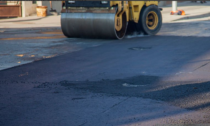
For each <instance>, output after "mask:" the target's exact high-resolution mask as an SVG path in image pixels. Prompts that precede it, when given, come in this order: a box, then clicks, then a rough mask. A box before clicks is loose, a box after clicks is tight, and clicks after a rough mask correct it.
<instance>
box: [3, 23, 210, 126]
mask: <svg viewBox="0 0 210 126" xmlns="http://www.w3.org/2000/svg"><path fill="white" fill-rule="evenodd" d="M168 25H169V24H166V25H165V28H163V29H162V32H160V34H159V35H157V36H146V37H138V38H130V39H123V40H106V41H107V42H104V43H103V44H101V45H99V46H97V47H87V48H84V49H82V50H79V51H75V52H70V53H66V54H63V55H61V56H57V57H53V58H49V59H44V60H40V61H35V62H32V63H29V64H26V65H21V66H17V67H13V68H9V69H6V70H2V71H0V89H1V92H0V98H1V103H2V104H0V115H1V116H3V115H4V113H3V112H4V111H2V112H1V110H3V109H5V106H6V105H10V106H13V105H14V106H15V104H16V103H18V102H20V101H16V100H14V101H13V100H9V99H10V98H11V97H13V96H15V95H20V94H21V95H23V94H24V93H26V94H27V93H29V92H30V91H34V90H43V91H45V90H46V92H48V91H50V90H52V91H53V92H54V93H55V94H56V93H59V92H62V90H65V89H67V91H68V90H69V91H71V90H72V89H76V90H79V91H90V92H92V93H97V94H98V93H99V94H101V93H102V94H105V95H107V96H120V97H121V96H123V97H141V98H149V99H153V100H161V101H164V102H167V103H169V104H171V105H173V106H177V107H180V108H184V109H187V110H192V111H194V110H195V111H199V112H202V113H206V114H209V113H210V99H209V97H210V91H209V89H210V78H209V69H210V64H209V63H210V50H209V49H210V41H209V40H210V37H208V36H205V37H204V36H181V35H180V36H179V35H177V36H176V35H175V36H172V35H168V36H163V35H162V33H163V32H165V31H166V29H168ZM174 25H175V24H174ZM175 26H176V25H175ZM173 28H174V27H173ZM188 32H189V31H188ZM185 34H187V33H185ZM67 41H68V40H67ZM71 41H72V40H71ZM88 41H97V40H91V39H89V40H88ZM123 84H127V85H130V86H131V87H126V86H123ZM132 85H133V87H132ZM55 87H59V88H58V89H57V88H56V90H55ZM35 95H36V93H35ZM46 99H47V97H46ZM76 99H78V98H76ZM79 99H83V98H82V97H79ZM74 100H75V99H74ZM32 106H33V105H32ZM16 116H18V114H14V117H11V118H16ZM17 118H18V117H17ZM3 119H5V118H0V124H2V125H5V124H7V122H5V121H4V120H3ZM204 123H210V122H209V121H204Z"/></svg>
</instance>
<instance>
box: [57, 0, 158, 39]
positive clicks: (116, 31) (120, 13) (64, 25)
mask: <svg viewBox="0 0 210 126" xmlns="http://www.w3.org/2000/svg"><path fill="white" fill-rule="evenodd" d="M62 5H63V9H62V11H61V29H62V32H63V34H64V35H65V36H66V37H70V38H105V39H106V38H107V39H122V38H123V37H124V36H125V35H126V34H132V33H144V34H145V35H155V34H157V33H158V31H159V30H160V29H161V26H162V14H161V9H160V8H158V1H64V2H63V4H62Z"/></svg>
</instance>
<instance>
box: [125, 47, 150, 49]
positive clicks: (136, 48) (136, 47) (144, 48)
mask: <svg viewBox="0 0 210 126" xmlns="http://www.w3.org/2000/svg"><path fill="white" fill-rule="evenodd" d="M151 48H152V47H132V48H129V49H130V50H146V49H151Z"/></svg>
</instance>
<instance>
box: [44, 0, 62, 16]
mask: <svg viewBox="0 0 210 126" xmlns="http://www.w3.org/2000/svg"><path fill="white" fill-rule="evenodd" d="M42 6H47V10H48V12H47V13H49V11H50V9H51V8H50V1H42ZM52 8H53V9H55V10H56V11H57V13H58V14H60V12H61V10H62V1H52Z"/></svg>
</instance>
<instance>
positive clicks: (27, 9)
mask: <svg viewBox="0 0 210 126" xmlns="http://www.w3.org/2000/svg"><path fill="white" fill-rule="evenodd" d="M36 6H37V5H36V4H33V3H32V1H22V17H27V16H30V15H33V14H36Z"/></svg>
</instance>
